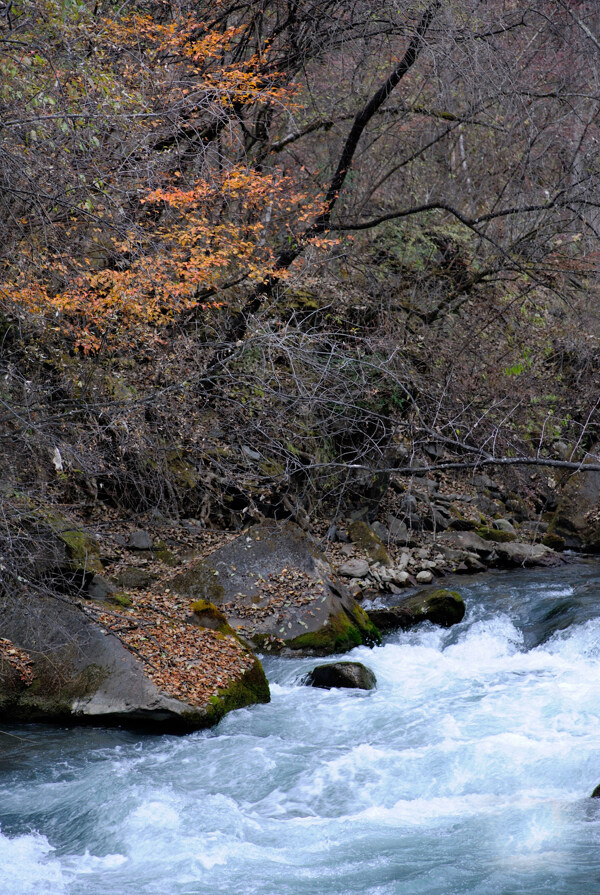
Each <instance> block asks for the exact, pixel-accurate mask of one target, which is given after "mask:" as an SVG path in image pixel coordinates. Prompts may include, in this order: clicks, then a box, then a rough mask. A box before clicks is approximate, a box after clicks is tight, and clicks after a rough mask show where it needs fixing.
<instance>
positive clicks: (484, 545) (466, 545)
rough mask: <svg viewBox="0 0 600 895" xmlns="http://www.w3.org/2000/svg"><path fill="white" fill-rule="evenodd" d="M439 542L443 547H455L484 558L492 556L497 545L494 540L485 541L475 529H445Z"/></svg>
mask: <svg viewBox="0 0 600 895" xmlns="http://www.w3.org/2000/svg"><path fill="white" fill-rule="evenodd" d="M439 542H440V545H441V546H442V547H445V546H448V547H455V548H457V549H459V550H465V551H468V552H469V553H477V554H478V555H479V556H481V557H484V558H487V557H490V556H491V555H492V554H493V552H494V548H495V547H496V544H495V543H494V542H493V541H485V540H484V539H483V538H482V537H480V536H479V535H478V534H476V533H475V532H474V531H445V532H444V533H443V534H441V535H440V536H439Z"/></svg>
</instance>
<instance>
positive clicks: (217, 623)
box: [188, 600, 233, 633]
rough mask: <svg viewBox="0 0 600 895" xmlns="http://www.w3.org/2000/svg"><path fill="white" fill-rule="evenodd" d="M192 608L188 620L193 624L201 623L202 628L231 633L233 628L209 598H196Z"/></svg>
mask: <svg viewBox="0 0 600 895" xmlns="http://www.w3.org/2000/svg"><path fill="white" fill-rule="evenodd" d="M190 608H191V610H192V614H191V615H190V616H189V618H188V620H189V621H190V622H191V624H193V625H200V627H201V628H211V629H212V630H213V631H221V633H229V632H230V631H232V630H233V629H232V628H231V626H230V625H229V623H228V621H227V619H226V618H225V616H224V615H223V613H222V612H221V610H220V609H217V607H216V606H215V604H214V603H209V602H208V600H196V601H195V602H194V603H192V605H191V607H190Z"/></svg>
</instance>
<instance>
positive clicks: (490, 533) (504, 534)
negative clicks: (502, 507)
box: [475, 525, 517, 544]
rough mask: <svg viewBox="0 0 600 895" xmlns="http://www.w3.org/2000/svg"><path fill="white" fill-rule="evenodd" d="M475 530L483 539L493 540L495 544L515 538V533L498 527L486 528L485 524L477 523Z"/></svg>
mask: <svg viewBox="0 0 600 895" xmlns="http://www.w3.org/2000/svg"><path fill="white" fill-rule="evenodd" d="M475 531H476V532H477V534H478V535H479V537H480V538H483V540H484V541H495V542H496V544H508V543H509V542H510V541H516V540H517V536H516V534H514V533H513V532H512V531H501V530H500V529H498V528H488V526H487V525H479V526H477V528H476V529H475Z"/></svg>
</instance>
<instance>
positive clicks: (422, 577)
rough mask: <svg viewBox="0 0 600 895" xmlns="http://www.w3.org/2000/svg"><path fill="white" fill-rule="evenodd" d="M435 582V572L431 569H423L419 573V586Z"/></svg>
mask: <svg viewBox="0 0 600 895" xmlns="http://www.w3.org/2000/svg"><path fill="white" fill-rule="evenodd" d="M431 581H433V572H431V571H430V570H429V569H422V570H421V571H420V572H418V573H417V584H430V582H431Z"/></svg>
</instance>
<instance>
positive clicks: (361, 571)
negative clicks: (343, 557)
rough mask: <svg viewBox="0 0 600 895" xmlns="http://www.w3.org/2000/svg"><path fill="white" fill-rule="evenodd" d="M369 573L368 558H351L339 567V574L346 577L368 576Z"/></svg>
mask: <svg viewBox="0 0 600 895" xmlns="http://www.w3.org/2000/svg"><path fill="white" fill-rule="evenodd" d="M368 574H369V563H368V562H367V561H366V559H349V560H348V561H347V562H345V563H342V565H341V566H339V568H338V575H343V576H344V578H366V577H367V575H368Z"/></svg>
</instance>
